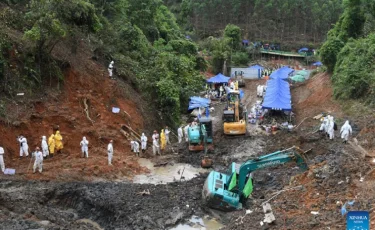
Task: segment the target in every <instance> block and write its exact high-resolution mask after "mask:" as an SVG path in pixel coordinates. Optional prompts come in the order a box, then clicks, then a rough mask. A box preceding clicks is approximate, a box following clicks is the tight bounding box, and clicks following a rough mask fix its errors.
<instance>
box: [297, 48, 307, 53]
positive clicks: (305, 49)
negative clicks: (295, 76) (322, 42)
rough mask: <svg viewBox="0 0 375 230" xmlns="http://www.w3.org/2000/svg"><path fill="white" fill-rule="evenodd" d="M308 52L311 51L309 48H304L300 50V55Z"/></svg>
mask: <svg viewBox="0 0 375 230" xmlns="http://www.w3.org/2000/svg"><path fill="white" fill-rule="evenodd" d="M307 51H309V48H306V47H303V48H301V49H299V50H298V53H301V52H307Z"/></svg>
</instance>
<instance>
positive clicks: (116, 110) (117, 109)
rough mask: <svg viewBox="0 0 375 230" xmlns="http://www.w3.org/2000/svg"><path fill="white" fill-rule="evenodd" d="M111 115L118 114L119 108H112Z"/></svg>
mask: <svg viewBox="0 0 375 230" xmlns="http://www.w3.org/2000/svg"><path fill="white" fill-rule="evenodd" d="M112 113H120V108H117V107H112Z"/></svg>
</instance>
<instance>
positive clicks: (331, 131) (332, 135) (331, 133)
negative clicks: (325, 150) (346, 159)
mask: <svg viewBox="0 0 375 230" xmlns="http://www.w3.org/2000/svg"><path fill="white" fill-rule="evenodd" d="M334 127H335V122H334V120H333V116H329V117H328V129H327V132H328V136H329V139H330V140H333V139H334V138H335V130H334Z"/></svg>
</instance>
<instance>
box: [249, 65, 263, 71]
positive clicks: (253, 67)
mask: <svg viewBox="0 0 375 230" xmlns="http://www.w3.org/2000/svg"><path fill="white" fill-rule="evenodd" d="M249 68H250V69H260V70H263V69H264V67H263V66H260V65H252V66H250V67H249Z"/></svg>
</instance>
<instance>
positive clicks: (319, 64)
mask: <svg viewBox="0 0 375 230" xmlns="http://www.w3.org/2000/svg"><path fill="white" fill-rule="evenodd" d="M312 65H314V66H322V65H323V63H321V62H320V61H317V62H315V63H313V64H312Z"/></svg>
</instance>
